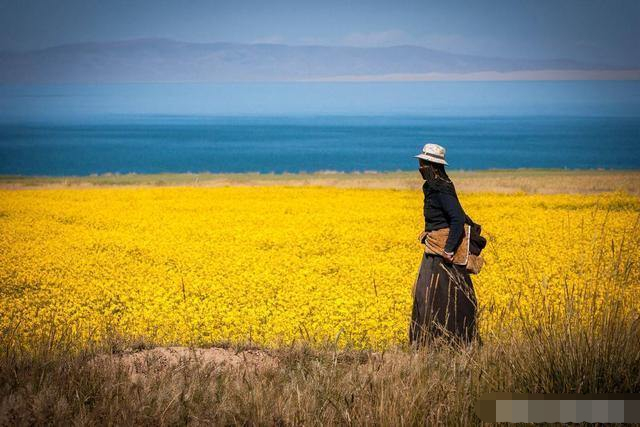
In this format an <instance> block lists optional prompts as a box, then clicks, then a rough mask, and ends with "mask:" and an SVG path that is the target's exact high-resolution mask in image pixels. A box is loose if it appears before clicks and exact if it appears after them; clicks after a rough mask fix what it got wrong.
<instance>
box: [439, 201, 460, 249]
mask: <svg viewBox="0 0 640 427" xmlns="http://www.w3.org/2000/svg"><path fill="white" fill-rule="evenodd" d="M438 197H439V198H440V204H441V206H442V210H443V211H444V213H445V216H446V217H447V220H448V222H449V237H448V238H447V243H446V244H445V246H444V250H445V252H449V253H451V252H454V251H455V250H456V247H457V245H458V243H459V242H460V240H461V238H462V236H463V234H464V221H465V217H466V215H465V213H464V210H462V206H461V205H460V201H459V200H458V198H457V197H456V196H455V195H454V194H451V193H448V192H446V193H445V192H439V194H438Z"/></svg>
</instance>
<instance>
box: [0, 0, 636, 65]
mask: <svg viewBox="0 0 640 427" xmlns="http://www.w3.org/2000/svg"><path fill="white" fill-rule="evenodd" d="M141 37H166V38H172V39H177V40H183V41H197V42H215V41H231V42H247V43H256V42H269V43H287V44H322V45H351V46H388V45H396V44H415V45H422V46H427V47H432V48H436V49H442V50H447V51H451V52H456V53H470V54H479V55H486V56H505V57H526V58H558V57H565V58H573V59H579V60H588V61H594V62H609V63H611V64H614V65H635V66H640V43H639V42H638V40H640V1H638V0H570V1H569V0H486V1H482V0H475V1H454V0H445V1H437V2H436V1H419V0H392V1H366V2H365V1H349V0H322V1H318V0H316V1H304V0H262V1H259V0H251V1H243V0H234V1H202V0H183V1H167V0H139V1H123V0H110V1H106V0H57V1H53V0H0V49H1V50H13V49H33V48H42V47H47V46H52V45H57V44H65V43H75V42H85V41H107V40H122V39H130V38H141Z"/></svg>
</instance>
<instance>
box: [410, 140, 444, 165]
mask: <svg viewBox="0 0 640 427" xmlns="http://www.w3.org/2000/svg"><path fill="white" fill-rule="evenodd" d="M445 152H446V150H445V149H444V147H443V146H441V145H438V144H426V145H425V146H424V147H422V153H420V154H418V155H417V156H413V157H417V158H419V159H424V160H428V161H430V162H433V163H440V164H443V165H448V164H449V163H447V161H446V160H445V159H444V154H445Z"/></svg>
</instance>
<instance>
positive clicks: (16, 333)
mask: <svg viewBox="0 0 640 427" xmlns="http://www.w3.org/2000/svg"><path fill="white" fill-rule="evenodd" d="M460 198H461V202H462V205H463V207H464V208H465V210H466V212H467V213H468V214H469V215H470V216H471V217H472V218H473V219H474V220H475V221H476V222H479V223H480V224H482V226H483V230H484V231H483V234H485V235H486V236H487V237H488V238H489V240H490V243H489V245H488V247H487V249H486V250H485V252H484V253H483V255H484V256H485V258H486V260H487V265H486V266H485V268H484V269H483V271H482V273H481V274H480V275H478V276H472V278H473V280H474V284H475V288H476V293H477V296H478V300H479V303H480V316H481V317H480V331H481V334H484V335H485V336H486V335H487V334H490V333H494V332H496V331H499V330H501V329H505V328H509V326H510V324H511V323H510V320H512V319H515V318H516V317H517V316H525V317H527V318H530V319H532V320H533V321H535V319H536V318H537V317H538V316H541V315H544V314H548V312H549V310H552V309H553V307H559V306H560V305H561V304H563V301H564V299H563V298H564V296H565V295H566V293H567V292H573V293H576V292H577V293H579V292H581V291H584V290H590V291H596V296H597V298H596V299H597V303H601V302H603V301H604V302H606V301H607V297H608V296H610V295H613V294H616V295H623V296H624V297H625V299H626V301H631V302H632V307H635V308H640V307H638V305H637V304H636V305H635V306H634V305H633V304H635V302H637V301H638V300H639V299H638V297H639V296H640V285H639V283H640V271H639V269H638V262H639V261H640V251H638V250H637V248H638V245H639V244H640V233H639V232H638V231H639V229H640V226H639V225H638V219H639V215H640V200H639V198H638V197H635V196H631V195H627V194H624V193H610V194H602V195H588V196H587V195H526V194H515V195H506V194H492V193H475V194H461V195H460ZM423 225H424V223H423V218H422V193H421V192H420V191H413V190H380V189H339V188H329V187H286V186H269V187H219V188H197V187H167V188H159V187H158V188H104V189H64V190H62V189H37V190H18V191H13V190H3V191H0V326H1V327H2V328H3V330H4V331H5V335H6V333H7V331H9V333H10V334H12V336H13V337H14V339H15V340H17V341H18V342H19V341H21V340H24V341H26V340H28V338H29V337H30V336H31V335H39V334H44V335H46V334H47V333H49V332H48V331H52V330H59V328H60V327H63V326H64V327H70V328H72V329H73V331H74V332H75V333H77V334H78V336H79V337H81V339H83V340H101V339H102V338H103V337H104V336H105V335H108V334H113V333H117V334H122V335H124V336H127V337H132V338H135V337H145V339H147V340H150V341H153V342H155V343H182V344H200V345H202V344H207V343H214V342H219V341H226V340H228V341H234V342H244V341H248V340H251V341H253V342H255V343H258V344H263V345H267V346H269V345H277V344H279V343H282V342H284V343H288V342H291V340H293V339H297V340H300V339H303V340H309V341H315V342H317V341H322V340H331V341H333V340H335V341H337V342H338V343H339V344H346V343H351V344H353V345H355V346H357V347H372V348H385V347H387V346H389V345H395V344H403V343H405V342H406V341H407V336H408V335H407V331H408V324H409V319H410V315H411V303H412V295H411V291H412V287H413V283H414V280H415V278H416V274H417V271H418V266H419V262H420V259H421V256H422V247H421V245H420V244H419V243H418V242H417V239H416V238H417V235H418V233H419V232H420V230H421V228H422V227H423ZM584 307H585V308H584V309H589V310H590V309H592V306H590V305H587V302H586V301H585V306H584ZM514 325H515V323H514Z"/></svg>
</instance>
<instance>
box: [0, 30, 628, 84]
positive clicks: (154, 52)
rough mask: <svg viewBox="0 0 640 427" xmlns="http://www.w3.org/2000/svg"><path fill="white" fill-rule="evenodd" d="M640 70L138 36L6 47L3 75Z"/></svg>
mask: <svg viewBox="0 0 640 427" xmlns="http://www.w3.org/2000/svg"><path fill="white" fill-rule="evenodd" d="M637 71H638V70H625V69H621V68H620V67H614V66H609V65H607V64H599V63H585V62H579V61H574V60H570V59H555V60H534V59H530V60H526V59H509V58H492V57H482V56H474V55H460V54H454V53H448V52H443V51H439V50H433V49H428V48H425V47H420V46H392V47H375V48H369V47H346V46H293V45H284V44H242V43H188V42H180V41H175V40H168V39H136V40H127V41H118V42H101V43H79V44H68V45H62V46H56V47H50V48H46V49H39V50H31V51H7V52H0V83H126V82H234V81H238V82H245V81H307V80H429V79H436V80H437V79H460V78H461V79H465V78H466V77H469V76H470V78H471V79H473V78H475V77H474V76H476V77H477V78H479V79H486V78H489V79H498V80H500V79H502V77H504V78H505V79H509V76H521V78H527V76H535V75H549V76H562V75H564V74H566V75H569V76H570V75H572V73H573V74H575V73H576V72H577V73H578V75H584V76H589V75H594V76H596V78H597V76H605V77H604V78H606V76H608V75H611V73H613V74H616V73H617V74H616V75H618V74H619V75H622V76H625V75H629V73H632V74H631V75H637V74H638V73H637ZM550 72H551V74H549V73H550ZM603 72H605V73H604V74H603ZM536 73H537V74H536ZM541 73H542V74H541ZM545 73H546V74H545ZM563 73H564V74H563ZM625 73H626V74H625ZM483 76H484V77H483ZM636 78H638V77H636Z"/></svg>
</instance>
